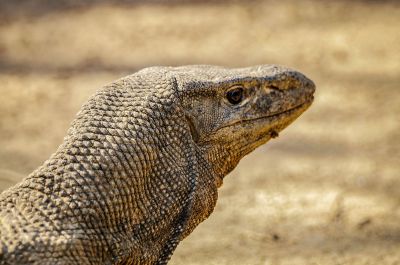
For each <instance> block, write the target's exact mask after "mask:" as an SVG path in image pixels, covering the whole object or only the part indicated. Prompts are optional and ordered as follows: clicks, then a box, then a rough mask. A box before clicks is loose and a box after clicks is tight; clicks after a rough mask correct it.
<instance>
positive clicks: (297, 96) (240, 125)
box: [177, 65, 315, 186]
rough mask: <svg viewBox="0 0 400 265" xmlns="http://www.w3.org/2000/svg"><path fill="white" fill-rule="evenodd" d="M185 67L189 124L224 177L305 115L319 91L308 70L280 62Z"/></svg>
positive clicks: (185, 106)
mask: <svg viewBox="0 0 400 265" xmlns="http://www.w3.org/2000/svg"><path fill="white" fill-rule="evenodd" d="M177 69H182V68H177ZM183 72H184V74H182V75H180V74H178V75H177V82H178V83H180V85H179V87H180V88H181V89H180V90H181V102H182V105H183V109H184V111H185V117H186V120H187V124H188V126H189V128H190V132H191V135H192V138H193V141H194V142H195V143H196V145H197V147H198V148H199V150H200V151H201V153H202V154H203V156H205V157H206V159H207V160H209V161H210V162H211V163H210V164H211V165H213V167H214V172H215V173H216V174H217V175H218V176H219V179H220V180H221V183H222V178H223V176H225V175H226V174H228V173H229V172H230V171H231V170H233V169H234V168H235V166H236V165H237V164H238V162H239V160H240V159H241V158H242V157H243V156H245V155H246V154H248V153H250V152H251V151H253V150H254V149H255V148H257V147H258V146H260V145H262V144H264V143H266V142H267V141H268V140H270V139H271V138H275V137H277V136H278V134H279V132H280V131H282V130H283V129H284V128H286V127H287V126H288V125H289V124H290V123H291V122H293V121H294V120H295V119H296V118H297V117H299V116H300V114H302V113H303V112H304V111H305V110H306V109H307V108H308V107H309V106H310V105H311V103H312V101H313V94H314V91H315V85H314V83H313V82H312V81H311V80H310V79H308V78H307V77H306V76H304V75H303V74H301V73H299V72H297V71H295V70H292V69H288V68H285V67H280V66H275V65H274V66H272V65H271V66H269V65H263V66H256V67H249V68H241V69H226V68H220V67H210V66H198V67H193V66H192V67H191V68H190V70H188V69H185V71H183ZM188 75H190V78H188V77H187V76H188ZM186 80H189V81H186ZM221 183H219V184H218V186H219V185H220V184H221Z"/></svg>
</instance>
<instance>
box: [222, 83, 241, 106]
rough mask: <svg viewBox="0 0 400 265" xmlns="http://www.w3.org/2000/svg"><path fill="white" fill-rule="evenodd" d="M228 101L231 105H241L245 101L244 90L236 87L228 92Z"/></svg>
mask: <svg viewBox="0 0 400 265" xmlns="http://www.w3.org/2000/svg"><path fill="white" fill-rule="evenodd" d="M226 99H227V100H228V101H229V103H231V104H234V105H236V104H239V103H240V102H241V101H242V100H243V88H242V87H234V88H232V89H230V90H228V92H226Z"/></svg>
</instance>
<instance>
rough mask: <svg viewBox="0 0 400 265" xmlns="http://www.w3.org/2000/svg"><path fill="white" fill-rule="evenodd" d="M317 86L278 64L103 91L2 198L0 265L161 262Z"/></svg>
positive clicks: (134, 78) (147, 77) (131, 79)
mask: <svg viewBox="0 0 400 265" xmlns="http://www.w3.org/2000/svg"><path fill="white" fill-rule="evenodd" d="M235 89H236V92H237V91H239V92H237V93H236V99H239V102H234V103H232V102H231V101H232V100H231V101H230V100H229V97H230V96H229V95H230V94H229V93H230V92H229V91H233V90H235ZM314 90H315V86H314V84H313V82H312V81H310V80H309V79H307V78H306V77H305V76H304V75H302V74H300V73H299V72H296V71H294V70H291V69H287V68H284V67H280V66H275V65H263V66H255V67H249V68H241V69H227V68H222V67H216V66H183V67H176V68H172V67H152V68H147V69H144V70H141V71H139V72H137V73H135V74H133V75H130V76H127V77H125V78H122V79H120V80H117V81H116V82H114V83H112V84H109V85H107V86H105V87H103V88H101V89H100V90H99V91H98V92H97V93H96V94H95V95H94V96H93V97H92V98H90V99H89V101H88V102H87V103H86V104H85V105H84V106H83V107H82V109H81V111H80V112H79V113H78V115H77V118H76V119H75V120H74V121H73V123H72V126H71V128H70V129H69V131H68V134H67V136H66V137H65V139H64V142H63V143H62V145H61V146H60V147H59V148H58V150H57V151H56V152H55V153H54V154H53V155H52V156H51V157H50V158H49V159H48V160H47V161H46V162H45V163H44V164H43V165H42V166H41V167H39V168H38V169H37V170H36V171H34V172H33V173H32V174H31V175H29V176H28V177H27V178H25V179H24V180H23V181H22V182H21V183H19V184H17V185H16V186H14V187H12V188H10V189H8V190H7V191H5V192H3V193H2V194H1V195H0V264H41V265H44V264H167V262H168V260H169V258H170V256H171V255H172V253H173V251H174V250H175V248H176V246H177V244H178V243H179V242H180V241H181V240H182V239H183V238H184V237H186V236H187V235H189V234H190V233H191V232H192V231H193V229H194V228H195V227H196V226H197V225H198V224H199V223H200V222H202V221H203V220H204V219H206V218H207V217H208V216H209V215H210V214H211V212H212V211H213V208H214V206H215V204H216V201H217V188H218V187H219V186H220V185H221V184H222V180H223V178H224V176H225V175H226V174H228V173H229V172H230V171H231V170H233V169H234V168H235V166H236V165H237V163H238V162H239V160H240V159H241V158H242V157H243V156H244V155H246V154H248V153H250V152H251V151H252V150H254V149H255V148H256V147H257V146H259V145H261V144H263V143H265V142H267V141H268V140H269V139H270V138H271V137H275V136H277V133H278V132H279V131H281V130H282V129H284V128H285V127H286V126H287V125H288V124H290V123H291V122H292V121H293V120H294V119H296V118H297V117H298V116H299V115H300V114H301V113H302V112H303V111H304V110H306V109H307V108H308V107H309V106H310V104H311V102H312V99H313V93H314ZM238 93H239V94H238Z"/></svg>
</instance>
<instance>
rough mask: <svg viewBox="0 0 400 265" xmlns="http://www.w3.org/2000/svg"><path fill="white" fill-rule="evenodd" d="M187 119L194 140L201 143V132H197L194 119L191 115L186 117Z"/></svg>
mask: <svg viewBox="0 0 400 265" xmlns="http://www.w3.org/2000/svg"><path fill="white" fill-rule="evenodd" d="M185 118H186V121H187V122H188V125H189V128H190V134H191V135H192V139H193V141H194V142H195V143H197V142H198V141H199V132H198V131H197V128H196V126H195V124H194V122H193V120H192V117H190V116H189V115H185Z"/></svg>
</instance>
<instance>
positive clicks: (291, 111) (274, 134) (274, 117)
mask: <svg viewBox="0 0 400 265" xmlns="http://www.w3.org/2000/svg"><path fill="white" fill-rule="evenodd" d="M313 101H314V96H311V97H310V98H309V99H307V100H306V101H304V102H302V103H300V104H298V105H296V106H294V107H292V108H290V109H287V110H284V111H281V112H276V113H272V114H269V115H265V116H261V117H258V118H253V119H244V120H240V121H237V122H235V123H232V124H228V125H226V126H224V127H231V126H235V125H238V124H243V123H249V122H254V121H261V120H268V121H272V120H280V118H281V117H283V116H291V115H292V114H294V113H297V112H298V111H299V110H301V109H303V110H306V109H307V108H308V107H309V106H310V105H311V103H312V102H313ZM224 127H222V128H224ZM222 128H221V129H222ZM271 137H272V138H275V137H278V132H277V131H276V130H271Z"/></svg>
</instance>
